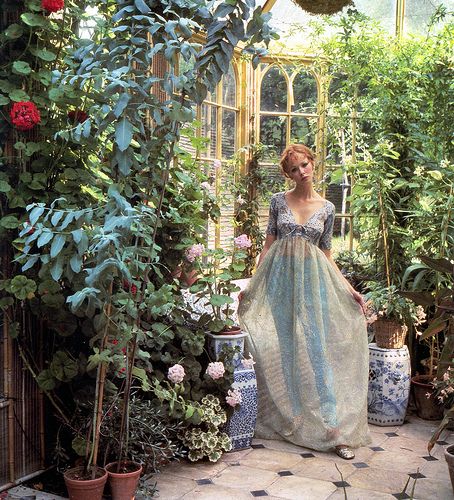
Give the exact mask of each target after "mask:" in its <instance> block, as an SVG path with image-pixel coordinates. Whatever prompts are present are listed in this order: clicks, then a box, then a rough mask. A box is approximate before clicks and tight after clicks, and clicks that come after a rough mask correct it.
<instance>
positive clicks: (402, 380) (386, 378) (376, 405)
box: [367, 344, 411, 426]
mask: <svg viewBox="0 0 454 500" xmlns="http://www.w3.org/2000/svg"><path fill="white" fill-rule="evenodd" d="M410 371H411V368H410V355H409V353H408V348H407V346H404V347H402V348H400V349H383V348H380V347H377V345H376V344H369V391H368V395H367V403H368V405H367V406H368V422H369V423H370V424H374V425H381V426H387V425H401V424H403V423H404V419H405V414H406V411H407V405H408V397H409V394H410Z"/></svg>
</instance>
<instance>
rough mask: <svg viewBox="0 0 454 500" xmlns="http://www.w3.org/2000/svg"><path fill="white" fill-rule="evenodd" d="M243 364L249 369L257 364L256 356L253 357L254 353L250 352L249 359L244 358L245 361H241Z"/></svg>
mask: <svg viewBox="0 0 454 500" xmlns="http://www.w3.org/2000/svg"><path fill="white" fill-rule="evenodd" d="M241 364H242V365H243V367H244V368H246V369H247V370H249V369H251V368H252V367H253V366H254V365H255V361H254V358H253V356H252V354H249V358H248V359H243V361H242V362H241Z"/></svg>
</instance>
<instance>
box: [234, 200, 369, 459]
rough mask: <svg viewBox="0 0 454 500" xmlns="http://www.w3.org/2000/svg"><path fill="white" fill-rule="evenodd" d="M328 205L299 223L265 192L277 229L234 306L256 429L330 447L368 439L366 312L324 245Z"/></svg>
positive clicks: (330, 220) (330, 216) (330, 217)
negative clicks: (250, 375)
mask: <svg viewBox="0 0 454 500" xmlns="http://www.w3.org/2000/svg"><path fill="white" fill-rule="evenodd" d="M334 214H335V209H334V205H333V204H332V203H331V202H329V201H326V202H325V203H324V205H323V206H322V207H320V208H319V209H318V210H316V211H315V212H314V213H313V214H312V216H311V217H310V218H309V219H308V220H307V222H306V223H305V224H303V225H300V224H297V223H296V221H295V218H294V216H293V214H292V211H291V210H290V208H289V207H288V205H287V202H286V199H285V194H284V193H277V194H275V195H274V196H273V197H272V199H271V205H270V217H269V223H268V228H267V234H272V235H275V236H276V237H277V239H276V241H275V242H274V243H273V244H272V245H271V247H270V249H269V250H268V253H267V254H266V256H265V258H264V260H263V262H262V263H261V265H260V267H259V268H258V270H257V272H256V274H255V275H254V276H253V277H252V279H251V281H250V283H249V286H248V287H247V289H246V290H245V293H244V298H243V299H242V301H241V303H240V306H239V310H238V314H239V319H240V324H241V326H242V328H243V329H244V330H245V331H247V332H249V334H250V351H251V353H252V354H253V356H254V358H255V361H256V371H257V384H258V390H259V413H258V420H257V429H256V437H259V438H264V439H285V440H287V441H290V442H292V443H294V444H297V445H300V446H305V447H309V448H313V449H316V450H328V449H331V448H333V447H334V446H336V445H337V444H347V445H350V446H351V447H354V448H355V447H359V446H363V445H366V444H368V443H369V442H370V436H369V430H368V425H367V385H368V359H369V356H368V344H367V331H366V322H365V318H364V315H363V314H362V311H361V308H360V306H359V305H358V304H357V302H356V301H355V300H354V299H353V297H352V295H351V293H350V292H349V290H348V288H347V284H346V283H345V281H344V279H343V278H342V276H340V274H339V273H338V272H337V271H336V270H335V269H334V267H333V266H332V264H331V263H330V262H329V260H328V259H327V257H326V255H325V254H324V253H323V252H322V249H329V248H330V247H331V237H332V232H333V225H334Z"/></svg>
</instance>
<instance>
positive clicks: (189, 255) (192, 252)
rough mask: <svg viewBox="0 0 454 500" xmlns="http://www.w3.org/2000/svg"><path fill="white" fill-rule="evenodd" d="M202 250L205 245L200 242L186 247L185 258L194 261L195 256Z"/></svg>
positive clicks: (200, 253)
mask: <svg viewBox="0 0 454 500" xmlns="http://www.w3.org/2000/svg"><path fill="white" fill-rule="evenodd" d="M204 250H205V247H204V246H203V245H202V243H198V244H196V245H192V247H189V248H187V249H186V252H185V255H186V259H188V261H189V262H194V261H195V259H196V258H197V257H200V256H201V255H202V254H203V251H204Z"/></svg>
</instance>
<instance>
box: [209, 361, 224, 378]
mask: <svg viewBox="0 0 454 500" xmlns="http://www.w3.org/2000/svg"><path fill="white" fill-rule="evenodd" d="M224 372H225V368H224V363H222V361H215V362H213V363H209V365H208V368H207V370H206V374H207V375H208V376H210V377H211V378H212V379H213V380H217V379H219V378H222V377H223V376H224Z"/></svg>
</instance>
